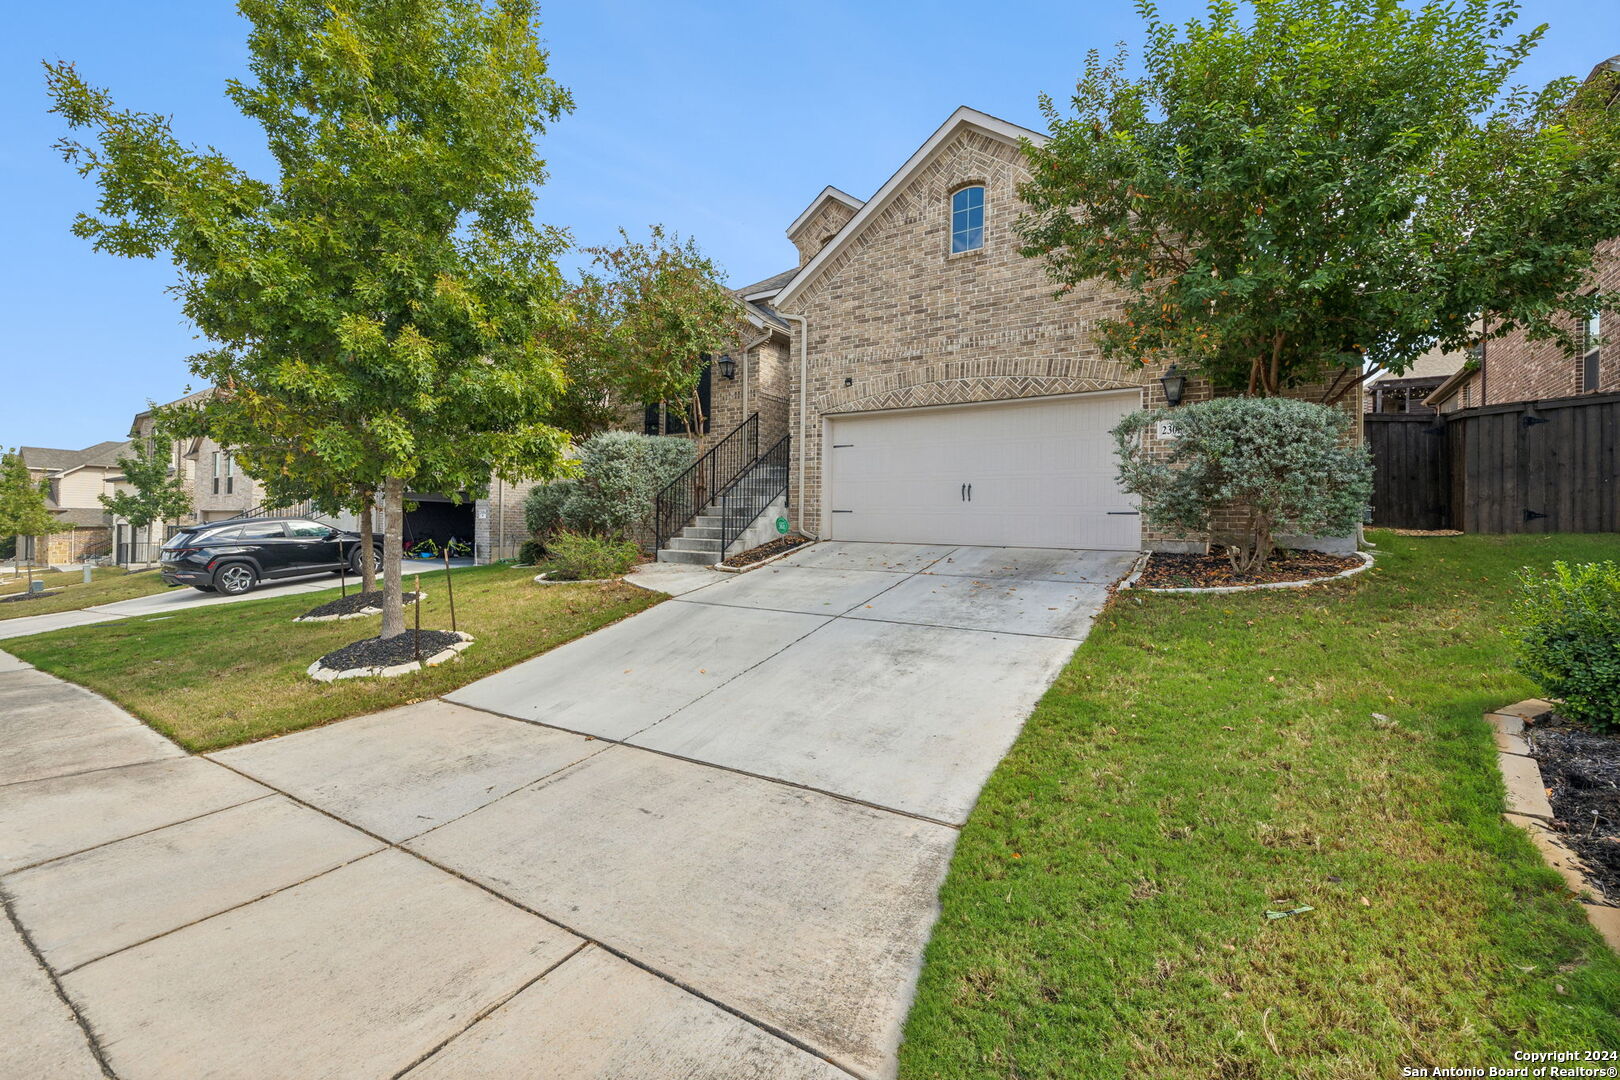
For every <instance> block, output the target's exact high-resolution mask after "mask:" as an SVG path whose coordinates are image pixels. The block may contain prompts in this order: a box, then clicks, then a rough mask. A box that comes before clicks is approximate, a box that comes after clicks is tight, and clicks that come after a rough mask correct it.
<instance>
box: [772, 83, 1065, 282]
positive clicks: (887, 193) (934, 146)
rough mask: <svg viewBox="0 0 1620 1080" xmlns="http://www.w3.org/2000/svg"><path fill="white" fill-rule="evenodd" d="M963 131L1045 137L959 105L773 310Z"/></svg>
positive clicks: (1035, 138)
mask: <svg viewBox="0 0 1620 1080" xmlns="http://www.w3.org/2000/svg"><path fill="white" fill-rule="evenodd" d="M964 127H972V128H977V129H978V130H980V131H983V132H985V133H986V134H989V135H993V136H995V137H997V138H1000V139H1004V140H1005V141H1007V142H1010V143H1018V142H1022V141H1023V140H1024V139H1028V140H1029V141H1030V142H1032V143H1035V144H1036V145H1037V146H1039V145H1042V144H1044V143H1045V142H1046V136H1044V135H1042V134H1040V133H1039V132H1036V131H1031V130H1030V129H1029V128H1026V127H1020V126H1019V125H1017V124H1014V123H1012V122H1011V121H1008V120H1003V119H1001V118H1000V117H997V116H991V115H990V114H989V113H984V112H980V111H979V110H978V109H970V108H968V107H967V106H966V105H963V106H962V107H961V108H959V109H957V110H956V111H955V112H953V113H951V115H950V118H949V119H947V120H946V121H945V122H944V123H943V124H941V125H940V126H939V129H938V130H936V131H935V132H934V133H933V134H932V135H930V136H929V137H928V141H927V142H925V143H923V144H922V146H920V147H918V148H917V152H916V153H914V154H912V155H911V156H910V157H909V158H907V159H906V162H905V164H904V165H901V166H900V168H899V169H898V170H897V171H896V172H895V174H894V175H893V176H891V177H889V179H888V180H887V181H886V182H885V183H884V185H883V186H882V187H880V188H878V190H877V193H876V194H874V195H873V196H872V197H871V198H870V199H868V200H866V202H865V204H863V205H862V206H861V208H860V209H859V210H857V211H856V212H855V216H854V217H852V218H850V219H849V221H847V222H845V223H844V227H843V228H842V229H839V230H838V232H837V233H835V234H834V235H833V238H832V239H831V240H829V241H828V242H827V246H826V247H823V248H822V249H821V250H820V251H818V252H817V253H816V255H815V257H814V258H812V259H811V260H810V261H809V262H807V263H805V264H804V265H803V266H802V267H800V268H799V272H798V273H797V274H795V275H794V276H793V277H792V279H790V280H789V281H788V283H787V284H786V285H784V286H782V291H781V292H779V293H777V295H776V298H777V303H776V304H775V305H774V306H775V307H776V308H778V310H780V309H781V307H782V305H783V304H785V303H788V302H790V301H791V300H792V299H793V297H794V295H795V294H796V293H797V292H798V291H799V290H801V289H803V288H804V287H805V286H806V285H807V284H809V283H810V281H812V280H813V279H814V278H815V276H816V274H818V273H819V272H820V271H821V268H822V267H823V266H825V265H827V262H828V261H829V260H830V259H831V258H832V257H833V256H834V255H835V254H837V253H838V250H839V249H840V248H842V247H843V246H844V245H845V244H847V243H848V242H849V241H850V239H851V238H853V237H854V236H856V235H857V234H859V233H860V231H861V229H862V228H864V227H865V225H866V223H867V222H868V221H870V220H872V218H873V217H875V216H876V215H878V214H879V213H881V212H882V210H883V208H884V207H886V206H887V205H888V204H889V203H890V202H892V201H893V199H894V196H895V194H896V192H898V191H899V190H900V189H901V188H902V187H904V186H905V184H906V182H907V181H908V180H910V179H911V177H912V175H913V174H915V173H916V172H917V171H918V170H919V169H921V168H922V167H923V165H925V164H926V163H927V162H928V160H929V158H931V157H933V155H934V152H935V151H936V150H938V149H939V148H940V147H941V146H943V145H944V144H945V143H946V142H947V141H948V140H949V139H950V138H951V137H952V136H954V135H955V134H956V133H957V131H959V130H960V129H962V128H964ZM829 190H831V189H829Z"/></svg>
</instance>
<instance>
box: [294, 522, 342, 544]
mask: <svg viewBox="0 0 1620 1080" xmlns="http://www.w3.org/2000/svg"><path fill="white" fill-rule="evenodd" d="M331 531H332V530H331V529H329V528H327V527H326V526H325V525H322V524H319V523H318V522H314V521H289V522H287V535H288V536H296V537H299V538H300V539H306V540H309V539H313V540H324V539H326V536H327V534H328V533H330V532H331Z"/></svg>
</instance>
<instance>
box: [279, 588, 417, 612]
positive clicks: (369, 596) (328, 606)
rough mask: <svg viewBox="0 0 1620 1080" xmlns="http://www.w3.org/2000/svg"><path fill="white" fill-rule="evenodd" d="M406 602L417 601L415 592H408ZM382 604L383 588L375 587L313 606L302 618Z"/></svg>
mask: <svg viewBox="0 0 1620 1080" xmlns="http://www.w3.org/2000/svg"><path fill="white" fill-rule="evenodd" d="M405 602H406V603H407V604H414V603H416V594H415V593H413V592H408V593H406V594H405ZM382 606H383V591H382V590H381V589H373V590H372V591H371V592H352V593H350V594H349V595H348V596H340V597H338V598H337V599H336V600H331V601H328V602H327V603H324V604H322V605H321V606H320V607H318V608H311V609H310V610H308V611H306V612H304V614H303V615H302V616H301V618H305V619H318V618H320V617H321V616H323V615H354V614H356V613H358V612H361V611H364V610H365V609H366V608H376V609H377V610H379V611H380V610H382Z"/></svg>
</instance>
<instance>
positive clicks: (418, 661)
mask: <svg viewBox="0 0 1620 1080" xmlns="http://www.w3.org/2000/svg"><path fill="white" fill-rule="evenodd" d="M412 588H413V589H414V590H415V592H416V599H415V600H413V601H412V603H411V606H412V607H413V608H415V609H416V633H415V634H414V635H412V636H414V637H415V638H416V666H417V667H421V666H422V575H421V574H417V575H416V584H415V585H413V586H412Z"/></svg>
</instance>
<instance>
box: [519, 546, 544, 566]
mask: <svg viewBox="0 0 1620 1080" xmlns="http://www.w3.org/2000/svg"><path fill="white" fill-rule="evenodd" d="M545 557H546V545H544V544H542V543H541V542H540V541H538V540H525V541H523V543H522V544H521V545H519V547H518V562H520V563H524V564H526V565H528V566H534V565H536V564H538V563H540V562H542V561H543V560H544V559H545Z"/></svg>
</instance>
